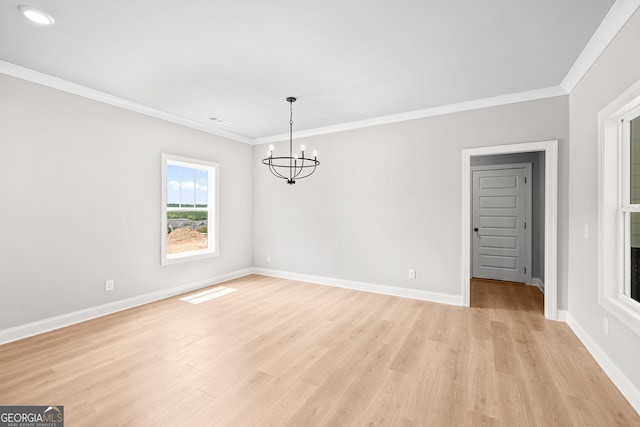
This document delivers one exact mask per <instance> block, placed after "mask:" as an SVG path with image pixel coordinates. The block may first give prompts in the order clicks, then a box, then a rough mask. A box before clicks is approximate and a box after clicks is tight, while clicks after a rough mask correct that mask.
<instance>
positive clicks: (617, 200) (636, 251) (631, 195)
mask: <svg viewBox="0 0 640 427" xmlns="http://www.w3.org/2000/svg"><path fill="white" fill-rule="evenodd" d="M599 130H600V132H599V139H598V141H599V145H600V170H599V172H600V174H599V180H600V192H599V205H600V247H599V256H600V274H599V280H598V288H599V295H598V301H599V302H600V304H601V305H602V306H603V307H604V308H606V309H607V310H608V311H609V312H611V313H612V314H613V315H614V316H615V317H616V318H618V319H619V320H620V321H622V322H623V323H625V324H626V325H627V326H628V327H629V328H631V329H632V330H633V331H635V332H636V333H637V334H639V335H640V82H638V83H636V84H635V85H634V86H633V87H631V88H630V89H629V90H627V91H626V92H625V93H623V94H622V95H621V96H620V97H618V98H617V99H616V100H615V101H613V102H612V103H611V104H610V105H609V106H607V107H606V108H605V109H604V110H603V111H602V112H600V114H599Z"/></svg>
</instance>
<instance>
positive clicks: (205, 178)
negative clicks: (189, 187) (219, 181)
mask: <svg viewBox="0 0 640 427" xmlns="http://www.w3.org/2000/svg"><path fill="white" fill-rule="evenodd" d="M208 185H209V173H208V172H207V171H206V170H204V169H196V207H198V208H206V207H207V206H208V204H209V189H208Z"/></svg>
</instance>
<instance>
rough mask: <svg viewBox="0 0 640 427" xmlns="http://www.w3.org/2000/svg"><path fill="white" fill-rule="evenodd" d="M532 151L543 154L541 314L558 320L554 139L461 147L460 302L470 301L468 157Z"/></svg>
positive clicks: (464, 303)
mask: <svg viewBox="0 0 640 427" xmlns="http://www.w3.org/2000/svg"><path fill="white" fill-rule="evenodd" d="M532 151H533V152H536V151H543V152H544V153H545V156H544V162H545V172H544V173H545V184H544V200H545V207H544V211H545V212H544V213H545V224H544V246H545V252H544V288H545V295H544V316H545V317H546V318H547V319H550V320H558V140H549V141H538V142H525V143H519V144H506V145H494V146H489V147H478V148H467V149H463V150H462V233H461V236H462V254H461V255H462V256H461V259H462V262H461V272H462V273H461V276H462V305H463V306H464V307H469V306H470V303H471V301H470V299H471V298H470V293H471V234H470V233H469V230H470V229H471V157H473V156H486V155H493V154H511V153H526V152H532Z"/></svg>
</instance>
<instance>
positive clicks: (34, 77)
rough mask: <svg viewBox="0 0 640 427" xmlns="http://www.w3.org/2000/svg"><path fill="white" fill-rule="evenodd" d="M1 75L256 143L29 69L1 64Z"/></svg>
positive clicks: (192, 127) (200, 129)
mask: <svg viewBox="0 0 640 427" xmlns="http://www.w3.org/2000/svg"><path fill="white" fill-rule="evenodd" d="M0 73H3V74H7V75H9V76H12V77H17V78H19V79H22V80H27V81H30V82H33V83H38V84H41V85H43V86H48V87H51V88H54V89H58V90H61V91H63V92H68V93H71V94H74V95H78V96H82V97H84V98H89V99H93V100H94V101H98V102H102V103H105V104H109V105H113V106H115V107H120V108H123V109H125V110H130V111H135V112H136V113H140V114H144V115H146V116H151V117H155V118H157V119H160V120H164V121H167V122H171V123H175V124H177V125H181V126H185V127H188V128H191V129H196V130H199V131H202V132H206V133H209V134H212V135H216V136H221V137H223V138H227V139H231V140H234V141H238V142H244V143H245V144H252V143H253V140H252V139H251V138H247V137H245V136H242V135H237V134H235V133H231V132H227V131H224V130H221V129H217V128H214V127H212V126H207V125H204V124H202V123H198V122H196V121H194V120H190V119H186V118H184V117H180V116H177V115H175V114H170V113H167V112H165V111H161V110H157V109H155V108H151V107H148V106H146V105H142V104H138V103H137V102H133V101H130V100H128V99H125V98H120V97H119V96H115V95H111V94H108V93H106V92H102V91H99V90H96V89H91V88H88V87H86V86H82V85H79V84H77V83H72V82H70V81H68V80H64V79H61V78H58V77H54V76H51V75H49V74H45V73H41V72H39V71H35V70H31V69H29V68H25V67H21V66H19V65H15V64H12V63H10V62H6V61H0Z"/></svg>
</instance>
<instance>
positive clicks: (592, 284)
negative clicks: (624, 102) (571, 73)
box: [569, 11, 640, 388]
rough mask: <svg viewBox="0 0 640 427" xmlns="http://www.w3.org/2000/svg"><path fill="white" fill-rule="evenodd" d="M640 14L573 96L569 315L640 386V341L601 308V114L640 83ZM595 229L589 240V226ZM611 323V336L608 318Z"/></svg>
mask: <svg viewBox="0 0 640 427" xmlns="http://www.w3.org/2000/svg"><path fill="white" fill-rule="evenodd" d="M639 40H640V11H636V12H635V14H634V15H633V16H632V17H631V18H630V20H629V21H628V22H627V24H626V25H625V26H624V27H623V28H622V30H621V31H620V32H619V33H618V35H617V36H616V38H615V39H614V40H613V41H612V42H611V43H610V44H609V46H608V47H607V49H606V50H605V51H604V53H603V54H602V55H601V56H600V58H599V59H598V61H597V62H596V63H595V64H594V65H593V66H592V67H591V69H590V70H589V72H588V73H587V74H586V75H585V77H584V78H583V79H582V80H581V81H580V83H579V84H578V86H577V87H576V88H575V89H574V90H573V92H571V96H570V98H569V100H570V111H571V114H570V130H571V144H570V146H571V161H570V164H569V167H570V172H571V174H570V183H569V184H570V189H571V191H570V193H569V200H570V206H571V210H570V212H569V224H571V227H570V229H569V248H570V252H569V312H570V314H571V315H572V316H573V317H574V318H575V320H576V321H577V322H578V323H579V324H580V325H581V326H582V328H583V329H584V330H585V332H586V333H587V334H588V335H589V336H590V337H591V338H592V339H593V340H594V341H595V343H596V344H597V345H598V346H600V348H601V349H602V350H603V351H604V352H605V353H606V354H607V355H608V356H609V357H610V358H611V360H612V361H613V362H614V363H615V364H616V365H617V366H618V368H620V369H621V370H622V371H623V372H624V373H625V374H626V376H627V377H628V378H629V379H630V380H631V381H632V382H633V384H634V385H635V387H636V388H640V369H638V355H639V354H640V339H638V336H637V335H636V334H635V333H633V332H632V331H631V330H629V329H628V328H627V327H626V326H625V325H624V324H622V323H620V322H619V321H618V320H617V319H616V318H615V317H613V316H612V315H611V314H610V313H609V312H608V311H606V310H604V309H603V308H602V307H601V306H600V304H598V265H599V264H600V262H599V260H598V237H597V236H598V233H599V229H598V227H599V222H598V218H599V211H598V151H597V144H598V112H599V111H601V110H602V109H603V108H605V107H606V106H607V105H608V104H609V103H610V102H611V101H613V100H614V99H615V98H616V97H617V96H618V95H620V94H621V93H623V92H624V91H625V90H626V89H628V88H629V87H630V86H632V85H633V84H634V83H635V82H637V81H638V80H639V79H640V55H638V41H639ZM585 224H586V225H588V226H589V230H590V231H589V238H588V239H585V238H584V233H583V227H584V225H585ZM604 317H607V318H608V319H609V322H610V323H609V335H608V336H607V335H604V333H603V326H602V325H603V318H604Z"/></svg>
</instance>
